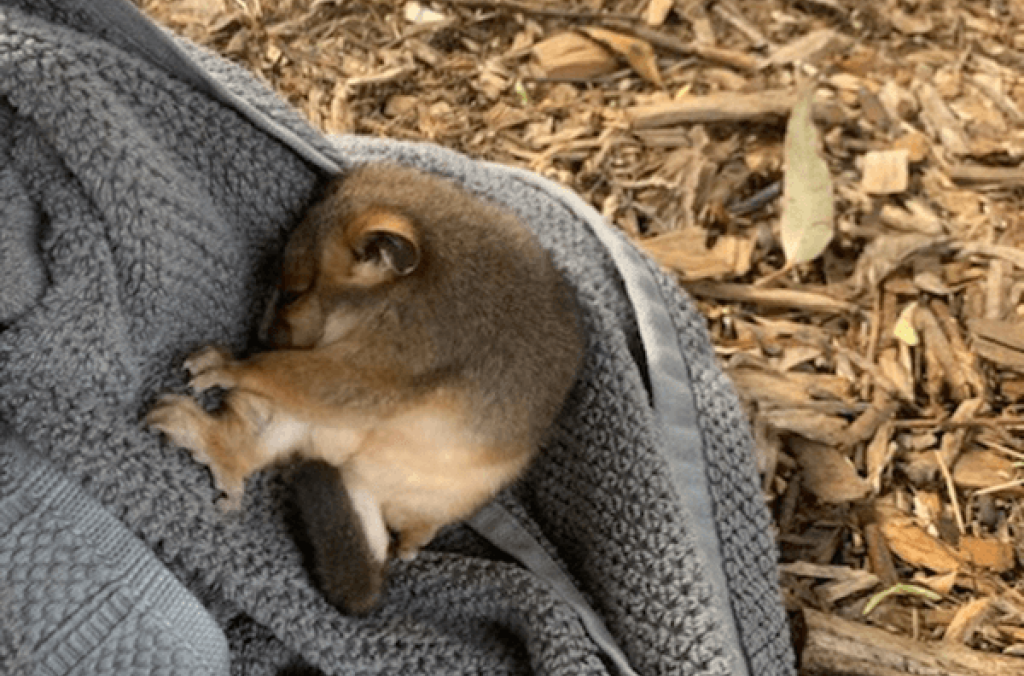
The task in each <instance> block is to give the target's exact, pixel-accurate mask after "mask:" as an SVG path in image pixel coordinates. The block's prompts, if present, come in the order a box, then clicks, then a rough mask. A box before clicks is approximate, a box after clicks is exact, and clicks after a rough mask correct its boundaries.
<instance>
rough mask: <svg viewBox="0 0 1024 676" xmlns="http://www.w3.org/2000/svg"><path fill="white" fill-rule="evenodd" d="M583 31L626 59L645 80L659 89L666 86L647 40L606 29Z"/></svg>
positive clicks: (586, 29) (588, 28)
mask: <svg viewBox="0 0 1024 676" xmlns="http://www.w3.org/2000/svg"><path fill="white" fill-rule="evenodd" d="M582 31H583V32H584V33H586V34H587V35H589V36H590V37H591V38H593V39H594V40H597V41H598V42H599V43H601V44H602V45H604V46H606V47H608V48H609V49H611V50H612V51H613V52H615V53H616V54H618V55H619V56H621V57H622V58H624V59H625V60H626V61H627V62H628V63H629V65H630V67H632V69H633V70H635V71H636V72H637V74H638V75H639V76H640V77H642V78H643V79H645V80H647V81H648V82H650V83H652V84H654V85H657V86H658V87H663V86H665V83H664V82H663V81H662V79H661V72H660V71H659V70H658V58H657V56H656V55H655V54H654V49H653V48H652V47H651V45H650V43H649V42H647V41H646V40H641V39H640V38H635V37H633V36H631V35H623V34H622V33H616V32H615V31H610V30H606V29H604V28H592V27H587V28H583V29H582Z"/></svg>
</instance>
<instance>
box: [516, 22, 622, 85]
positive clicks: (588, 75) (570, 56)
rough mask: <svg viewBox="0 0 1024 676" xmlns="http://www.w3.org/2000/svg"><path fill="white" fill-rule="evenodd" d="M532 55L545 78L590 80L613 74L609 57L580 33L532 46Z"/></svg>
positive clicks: (613, 65) (612, 59)
mask: <svg viewBox="0 0 1024 676" xmlns="http://www.w3.org/2000/svg"><path fill="white" fill-rule="evenodd" d="M533 55H534V56H535V57H536V59H537V63H538V64H539V65H540V67H541V69H542V70H543V71H544V74H545V75H546V76H547V77H550V78H555V79H568V80H589V79H593V78H595V77H600V76H601V75H607V74H609V73H613V72H615V70H616V69H618V67H619V64H618V61H617V60H616V59H615V57H614V56H612V54H611V53H610V52H609V51H608V50H607V49H605V48H604V47H602V46H601V45H599V44H597V43H596V42H594V41H593V40H590V39H588V38H585V37H583V36H582V35H580V34H579V33H559V34H558V35H555V36H552V37H550V38H548V39H547V40H543V41H541V42H538V43H537V44H535V45H534V46H533Z"/></svg>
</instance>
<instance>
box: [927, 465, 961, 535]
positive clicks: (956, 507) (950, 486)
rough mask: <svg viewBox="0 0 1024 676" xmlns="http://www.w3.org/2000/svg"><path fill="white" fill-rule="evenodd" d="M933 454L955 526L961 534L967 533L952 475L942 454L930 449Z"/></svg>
mask: <svg viewBox="0 0 1024 676" xmlns="http://www.w3.org/2000/svg"><path fill="white" fill-rule="evenodd" d="M932 453H934V454H935V462H936V463H938V465H939V471H940V472H942V478H943V479H945V481H946V491H947V492H948V493H949V504H950V506H951V507H952V508H953V516H954V517H956V526H957V528H959V529H960V534H961V535H966V534H967V526H965V525H964V515H963V514H961V513H960V502H959V501H958V500H957V498H956V485H955V484H954V483H953V475H952V474H950V473H949V467H946V461H945V459H943V457H942V454H941V453H939V452H938V451H932Z"/></svg>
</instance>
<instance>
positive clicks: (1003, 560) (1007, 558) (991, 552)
mask: <svg viewBox="0 0 1024 676" xmlns="http://www.w3.org/2000/svg"><path fill="white" fill-rule="evenodd" d="M959 550H960V553H961V554H962V555H963V557H964V558H965V559H966V560H967V561H970V562H971V564H973V565H975V566H977V567H979V568H984V569H986V570H990V571H992V572H993V573H996V574H1001V573H1006V572H1009V571H1011V570H1013V568H1014V566H1016V565H1017V561H1016V558H1015V556H1014V550H1013V544H1012V543H1010V542H1004V541H1002V540H996V539H994V538H980V537H973V536H970V535H968V536H964V537H962V538H961V539H960V546H959Z"/></svg>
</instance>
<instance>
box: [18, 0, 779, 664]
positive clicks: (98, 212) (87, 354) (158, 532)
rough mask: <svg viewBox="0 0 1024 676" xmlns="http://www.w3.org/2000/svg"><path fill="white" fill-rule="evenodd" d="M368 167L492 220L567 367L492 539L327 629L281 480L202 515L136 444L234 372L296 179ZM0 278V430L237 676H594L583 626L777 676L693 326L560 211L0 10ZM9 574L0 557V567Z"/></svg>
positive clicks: (727, 451) (430, 558) (767, 584)
mask: <svg viewBox="0 0 1024 676" xmlns="http://www.w3.org/2000/svg"><path fill="white" fill-rule="evenodd" d="M375 160H389V161H397V162H402V163H406V164H410V165H414V166H417V167H419V168H421V169H424V170H428V171H432V172H436V173H439V174H441V175H444V176H447V177H450V178H451V179H453V180H456V181H458V182H460V183H463V184H464V185H466V186H467V187H468V188H469V189H470V190H472V191H474V192H476V193H478V194H480V195H481V196H483V197H485V198H487V199H491V200H494V201H496V202H499V203H502V204H505V205H507V206H508V207H510V208H512V209H514V210H515V211H516V212H517V213H518V214H519V215H520V217H522V218H523V220H524V221H525V222H527V223H528V224H529V225H530V226H531V227H532V228H533V229H534V230H535V231H536V233H537V235H538V237H539V238H540V240H541V242H542V243H543V244H544V245H545V246H546V247H547V248H548V249H549V250H550V251H551V252H552V255H553V257H554V259H555V261H556V264H557V265H558V266H559V267H560V269H562V270H563V271H564V272H565V273H566V275H567V276H568V278H569V280H570V282H571V284H572V286H573V288H574V289H575V291H576V293H577V294H578V296H579V298H580V302H581V306H582V309H583V314H584V323H585V328H586V331H587V335H588V346H587V356H586V359H585V364H584V370H583V373H582V376H581V378H580V382H579V383H578V385H577V386H576V388H575V389H574V391H573V393H572V394H571V396H570V400H569V402H568V405H567V407H566V410H565V411H564V414H563V416H562V417H561V419H560V421H559V423H558V425H557V427H556V429H555V430H554V431H553V434H552V437H551V440H550V443H549V444H548V445H547V447H546V448H545V449H544V451H543V453H542V455H541V457H540V459H539V461H538V462H537V463H536V465H535V466H534V467H533V468H532V469H531V470H530V471H529V472H528V474H527V476H526V477H525V478H524V479H523V480H522V481H521V482H519V483H517V484H516V485H515V486H513V487H512V488H510V489H509V490H507V491H505V492H503V493H502V494H501V495H500V496H499V497H498V499H497V501H496V506H495V509H496V510H497V513H498V514H499V515H503V518H511V519H512V521H508V520H506V521H505V522H504V523H505V525H508V524H513V525H514V528H513V529H512V530H514V531H515V533H510V531H508V530H503V529H502V526H501V522H500V521H501V520H500V519H499V523H498V524H497V526H495V524H494V523H492V522H489V521H488V520H487V519H486V518H484V517H486V516H488V514H492V515H493V514H494V513H495V512H488V513H485V514H484V515H481V518H479V519H477V520H475V521H474V522H473V523H474V525H475V526H476V527H477V528H478V529H479V533H481V534H482V535H483V537H482V536H481V534H478V532H477V531H475V530H473V528H470V527H467V526H454V527H452V528H450V529H447V530H446V531H445V532H444V533H442V535H441V536H440V537H439V538H438V539H437V540H436V541H435V542H434V543H433V544H432V545H431V546H430V548H429V549H428V550H426V551H424V552H423V553H422V554H421V555H420V557H418V558H417V559H416V560H415V561H413V562H409V563H399V564H397V565H396V566H395V567H394V570H393V575H392V579H391V583H390V586H389V591H388V596H387V600H386V603H385V604H384V605H383V607H382V608H381V609H380V610H379V611H377V612H375V613H373V614H371V615H370V616H369V617H366V618H360V619H354V618H349V617H344V616H342V615H340V614H338V613H337V612H336V611H335V610H334V609H333V608H331V607H330V606H329V605H327V604H326V603H325V602H324V600H323V598H322V597H321V596H320V594H319V593H318V592H317V590H316V588H315V586H314V585H313V584H312V582H311V580H310V577H309V574H308V572H307V569H306V567H305V566H304V558H303V550H302V548H301V547H300V546H299V544H297V542H299V541H301V534H299V533H297V532H296V528H295V519H294V516H295V515H294V507H293V505H292V502H291V499H290V497H289V493H288V487H287V484H286V482H285V481H284V479H283V477H282V475H281V474H280V473H276V472H267V473H264V474H262V475H260V476H259V477H257V478H255V479H254V480H252V481H250V484H249V487H248V490H247V496H246V501H245V506H244V510H243V512H242V514H241V515H238V516H233V517H225V516H223V515H221V514H220V513H219V512H218V510H217V508H216V507H215V505H214V497H215V494H214V490H213V487H212V485H211V481H210V477H209V475H208V473H207V472H206V470H205V469H204V468H203V467H201V466H200V465H198V464H196V463H194V462H193V461H192V460H191V459H190V457H189V455H188V454H187V453H186V452H185V451H182V450H180V449H175V448H173V447H169V446H168V445H167V444H166V442H162V441H161V440H160V439H159V438H158V437H157V436H156V435H155V434H153V433H151V432H149V431H147V430H146V429H144V427H143V426H142V424H141V423H140V417H141V415H142V414H143V413H144V411H145V410H146V407H147V406H148V405H149V404H150V403H151V402H152V399H153V397H154V396H155V395H156V394H157V393H158V392H160V391H163V390H166V389H179V390H180V389H181V388H183V374H182V373H181V372H180V364H181V361H182V359H183V358H184V356H185V355H186V354H187V353H188V352H189V351H191V350H193V349H194V348H196V347H197V346H200V345H202V344H205V343H209V342H221V343H225V344H228V345H230V346H231V347H233V348H234V349H236V350H238V351H244V350H245V349H249V348H251V346H252V340H251V339H252V336H253V333H254V330H255V328H256V326H257V323H258V318H259V315H260V313H261V311H262V306H263V304H264V303H265V301H266V299H267V296H268V291H269V289H270V287H271V284H272V283H273V278H272V271H273V264H274V261H275V257H276V255H277V254H278V252H279V250H280V246H281V243H282V242H283V241H284V238H285V236H286V234H287V232H288V230H289V228H290V227H292V226H293V225H294V224H295V222H296V219H297V217H298V216H299V214H300V213H301V211H302V209H303V208H304V206H305V205H306V204H307V202H308V201H309V199H310V198H311V195H312V194H313V190H314V188H315V185H316V182H317V180H318V179H321V178H322V177H323V175H324V174H325V173H326V172H330V171H334V170H337V171H342V172H343V171H345V170H346V169H347V168H349V167H352V166H353V165H355V164H358V163H361V162H367V161H375ZM0 264H2V268H0V419H2V420H4V421H5V422H6V423H7V424H8V425H10V427H12V428H13V429H14V430H15V431H16V433H17V434H18V435H20V436H21V437H22V438H23V439H24V440H25V442H26V443H27V445H28V446H29V447H30V448H31V449H32V451H33V452H34V453H35V454H37V455H38V456H39V457H41V458H43V459H44V461H45V462H46V463H48V464H47V465H46V467H48V468H49V469H48V471H50V472H62V473H64V474H65V475H66V476H67V478H68V481H67V482H64V483H59V484H55V485H59V486H68V487H74V485H75V484H80V485H81V488H82V489H83V490H84V492H85V493H86V494H87V495H88V496H91V498H94V499H95V500H97V501H98V502H99V503H101V504H102V505H103V506H104V507H105V509H106V510H107V511H108V512H109V514H110V515H112V516H113V517H115V518H116V519H119V520H120V521H121V522H122V523H123V524H125V525H126V526H127V527H128V528H129V529H130V530H131V531H132V532H134V534H135V535H136V536H137V537H138V538H139V539H140V540H141V541H142V542H144V543H145V544H146V545H148V547H149V548H150V549H151V550H152V552H153V553H155V555H156V558H158V559H159V560H160V561H162V562H163V565H165V566H166V567H167V569H169V570H170V571H171V572H173V574H174V575H175V576H176V577H177V578H178V580H180V581H182V582H183V583H184V584H186V585H187V586H188V588H189V589H190V590H191V591H192V592H193V593H194V594H195V595H196V597H198V598H199V599H201V600H202V602H203V603H204V605H205V606H206V608H207V609H208V610H209V612H210V613H212V615H213V616H214V617H215V618H216V620H217V622H218V623H219V625H220V627H221V629H222V630H223V632H224V633H225V634H226V636H227V638H228V641H229V643H230V648H231V658H232V663H233V664H232V668H233V671H234V672H235V673H240V674H262V673H268V674H269V673H276V672H277V671H278V670H281V669H286V668H298V667H300V666H302V665H304V664H309V665H313V666H316V667H317V668H319V669H321V670H323V671H324V672H326V673H331V674H348V673H380V674H413V673H427V674H437V673H451V674H467V673H479V674H488V675H491V674H505V673H507V674H523V673H530V672H533V673H538V674H579V673H607V672H609V671H614V667H613V666H612V665H613V663H614V662H613V661H610V660H608V658H607V657H606V654H607V653H606V652H604V651H603V649H602V647H601V644H600V643H599V642H595V640H594V636H596V635H597V633H598V631H597V630H596V629H595V627H594V624H593V622H592V621H591V620H592V619H593V618H590V617H588V616H587V613H586V608H587V607H590V608H593V609H594V610H595V611H596V613H597V616H599V617H600V620H601V623H602V624H603V625H604V626H605V627H606V628H607V630H608V632H609V633H610V635H611V637H612V638H613V639H614V641H615V642H616V643H617V644H618V646H619V647H620V648H621V650H622V652H623V654H624V655H625V659H626V660H628V662H629V665H630V666H631V668H632V669H633V670H634V671H635V672H637V673H639V674H643V675H645V676H647V675H654V674H675V673H688V674H754V675H757V676H762V675H773V674H791V673H793V672H794V668H793V659H792V653H791V650H790V647H789V639H788V632H787V628H786V622H785V616H784V614H783V612H782V608H781V605H780V602H779V593H778V586H777V581H776V575H777V573H776V565H775V564H776V561H775V550H774V545H773V543H772V540H771V535H770V521H769V518H768V515H767V512H766V510H765V508H764V506H763V504H762V501H761V496H760V491H759V488H758V482H757V477H756V473H755V471H754V469H753V463H752V453H751V440H750V435H749V432H748V429H747V426H746V423H745V421H744V419H743V415H742V411H741V409H740V407H739V405H738V403H737V400H736V397H735V395H734V393H733V391H732V388H731V386H730V385H729V383H728V382H727V381H726V379H725V377H724V376H723V375H722V373H721V371H720V370H719V369H718V368H717V366H716V364H715V360H714V354H713V351H712V349H711V346H710V344H709V342H708V339H707V336H706V333H705V330H704V328H703V320H702V318H701V317H700V316H699V315H698V314H697V313H696V312H695V309H694V308H693V307H692V305H691V304H690V302H689V301H688V300H687V299H686V298H685V297H683V296H682V295H681V294H680V293H679V291H678V290H677V288H676V286H675V284H674V283H673V281H672V280H671V279H669V278H667V277H666V276H665V275H663V274H661V273H660V272H659V271H658V270H657V269H655V267H654V266H653V265H651V264H650V262H649V261H648V260H647V259H645V258H644V257H642V256H640V255H639V254H638V253H637V252H636V251H635V249H633V248H632V247H631V246H630V245H629V244H628V243H627V242H625V240H624V239H623V238H622V237H621V236H620V235H619V234H618V233H615V232H613V231H612V230H611V229H610V228H608V227H607V226H606V225H605V224H604V223H602V222H601V220H600V218H599V217H598V216H597V215H596V214H595V213H594V212H593V211H592V210H591V209H589V208H588V207H587V206H586V205H585V204H583V203H582V202H581V201H580V200H579V199H578V198H577V197H575V196H574V195H572V194H571V193H569V192H568V191H565V190H563V189H561V188H559V187H557V186H555V185H553V184H551V183H549V182H547V181H544V180H543V179H540V178H539V177H537V176H534V175H532V174H528V173H526V172H522V171H517V170H511V169H507V168H503V167H498V166H495V165H490V164H486V163H482V162H475V161H472V160H469V159H467V158H465V157H462V156H458V155H456V154H454V153H451V152H448V151H445V150H443V149H440V148H437V147H434V146H430V145H426V144H400V143H394V142H389V141H384V140H375V139H366V138H341V139H333V140H329V139H325V138H323V137H321V136H320V135H318V134H317V133H316V132H315V131H314V130H312V129H311V128H309V127H308V126H307V125H306V124H305V123H304V122H303V121H302V120H301V119H300V118H299V117H298V116H297V115H296V114H295V113H294V112H293V111H291V110H290V109H288V108H287V107H286V106H285V105H284V104H283V103H282V102H280V101H279V100H278V99H277V98H276V97H275V96H274V95H273V94H272V93H270V92H268V91H267V90H266V89H265V88H264V87H262V86H261V85H260V84H259V83H257V82H256V81H254V80H253V79H252V78H251V77H249V76H248V75H247V74H245V73H244V72H242V71H241V70H240V69H238V68H236V67H234V66H232V65H230V64H227V63H225V62H223V61H221V60H220V59H218V58H216V57H214V56H212V55H210V54H208V53H206V52H204V51H202V50H199V49H197V48H195V47H193V46H190V45H187V44H185V43H182V42H178V41H177V40H174V39H172V38H170V37H169V36H167V35H166V34H164V33H163V32H162V31H160V30H159V29H157V28H155V27H154V26H153V25H152V24H149V23H148V22H146V21H145V20H144V19H143V18H142V17H141V16H140V15H138V13H137V12H135V10H134V9H133V8H132V7H131V6H130V5H128V4H127V3H124V2H121V0H79V1H75V0H35V1H34V2H30V1H28V0H0ZM15 265H16V266H17V268H16V269H15V267H14V266H15ZM10 457H13V456H11V455H10V452H9V451H8V452H6V454H5V452H2V451H0V461H2V462H3V465H2V467H11V468H14V469H12V471H16V470H17V467H19V466H20V465H18V463H16V462H14V461H13V460H11V459H10ZM70 489H71V488H68V490H70ZM60 490H63V489H60ZM43 525H45V524H43ZM2 535H4V534H3V533H0V536H2ZM512 535H518V536H524V539H523V540H519V541H525V542H527V545H528V546H527V548H526V554H525V556H523V555H521V554H522V552H517V551H516V548H515V547H514V546H511V545H512V544H514V543H513V539H514V538H513V537H512ZM495 544H497V545H498V546H497V547H496V546H495ZM20 546H25V545H23V544H22V541H21V540H18V539H17V538H10V537H0V555H2V558H0V561H5V562H6V561H8V560H14V559H15V558H16V557H14V555H13V554H12V553H11V551H10V550H12V549H13V550H15V551H14V553H15V554H16V553H17V551H16V550H17V548H18V547H20ZM28 546H33V545H31V544H30V545H28ZM503 550H504V551H503ZM506 552H507V553H510V554H512V556H511V557H510V556H509V555H508V554H507V553H506ZM516 558H519V559H525V560H523V561H522V563H520V561H517V560H516ZM139 561H140V562H139V563H138V564H137V565H138V566H150V565H155V564H154V563H153V561H150V560H142V559H140V560H139ZM154 561H155V559H154ZM524 563H525V564H526V567H524V565H522V564H524ZM529 568H532V570H530V569H529ZM542 569H544V570H547V571H548V572H549V573H551V574H550V575H544V574H543V571H542ZM86 570H87V573H86V574H91V573H89V572H88V571H89V570H91V569H86ZM538 572H541V573H542V574H540V575H538V574H537V573H538ZM16 574H17V572H16V570H15V568H14V567H13V566H12V567H10V568H7V569H0V580H5V579H9V578H11V576H14V575H16ZM3 575H6V576H7V578H4V577H2V576H3ZM567 581H571V582H572V583H573V586H574V587H575V589H568V590H567V588H566V587H565V586H562V584H563V583H565V582H567ZM5 584H6V583H5ZM577 590H578V591H577ZM0 600H2V602H4V603H8V604H21V606H19V607H18V608H17V609H16V610H17V611H18V612H22V613H23V616H24V617H26V618H30V619H29V620H27V622H28V624H27V625H26V626H25V627H24V630H23V631H19V632H5V633H4V634H2V635H0V638H2V641H0V646H2V645H3V644H4V642H6V643H11V644H12V645H11V646H10V647H9V649H7V650H6V651H5V652H6V653H7V654H11V655H17V656H20V657H21V658H24V657H25V655H31V654H32V651H34V650H37V649H38V646H39V645H41V643H40V641H38V640H37V639H38V636H39V635H40V634H41V633H44V632H46V631H49V630H47V629H46V627H47V626H50V625H48V624H47V623H52V619H53V618H52V617H49V616H47V615H46V613H45V612H39V611H38V609H36V608H34V607H31V605H30V604H29V605H28V606H25V604H26V602H25V601H24V600H18V599H15V600H14V601H11V600H10V599H9V598H7V597H6V596H0ZM66 602H67V604H68V605H69V607H70V608H71V610H67V609H65V611H64V612H72V611H73V610H76V609H77V610H78V611H79V612H78V613H77V614H76V615H75V617H76V618H78V620H79V621H80V622H82V623H84V624H89V623H91V622H94V618H93V617H92V616H90V615H89V613H88V612H87V611H84V610H82V608H83V607H85V606H82V605H81V601H80V600H78V599H75V598H74V597H72V596H69V597H68V598H67V599H66ZM147 626H148V625H147ZM140 627H142V625H140ZM137 631H140V632H141V631H145V629H144V628H139V629H138V630H137ZM211 645H212V644H211ZM154 650H156V651H157V652H159V649H158V648H154ZM5 652H0V657H2V656H3V655H4V654H5ZM22 661H23V662H24V660H22ZM69 673H71V672H70V671H69ZM78 673H89V672H88V671H79V672H78ZM165 673H192V671H190V670H189V669H188V668H187V667H183V668H182V669H181V670H179V671H176V672H175V671H173V670H171V671H165Z"/></svg>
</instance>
